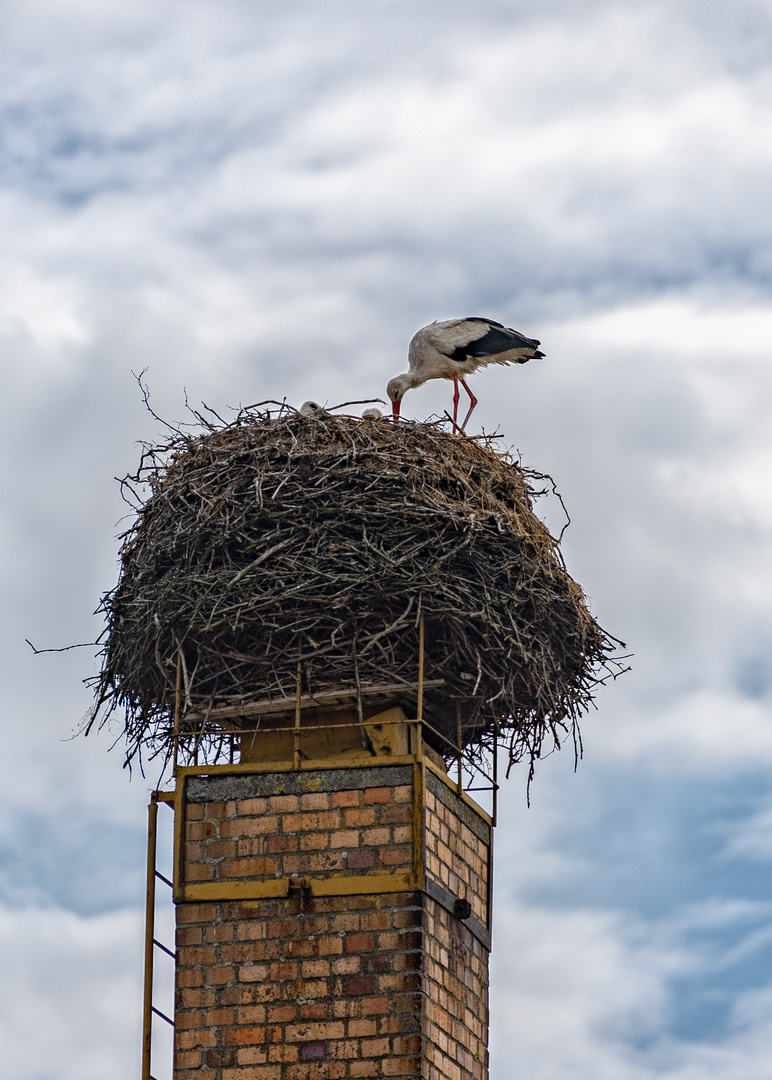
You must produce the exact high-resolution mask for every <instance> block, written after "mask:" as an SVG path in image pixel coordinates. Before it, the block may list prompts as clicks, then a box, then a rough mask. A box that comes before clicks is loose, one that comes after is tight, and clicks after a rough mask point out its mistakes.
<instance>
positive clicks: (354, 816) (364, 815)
mask: <svg viewBox="0 0 772 1080" xmlns="http://www.w3.org/2000/svg"><path fill="white" fill-rule="evenodd" d="M374 822H375V811H374V810H373V808H372V807H371V806H368V807H366V808H364V809H357V810H344V811H343V824H344V825H345V827H346V828H347V829H359V828H363V827H367V826H368V825H372V824H374Z"/></svg>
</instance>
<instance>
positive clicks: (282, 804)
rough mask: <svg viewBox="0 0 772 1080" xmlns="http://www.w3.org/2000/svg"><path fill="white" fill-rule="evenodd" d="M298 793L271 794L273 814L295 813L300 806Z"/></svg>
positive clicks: (270, 801)
mask: <svg viewBox="0 0 772 1080" xmlns="http://www.w3.org/2000/svg"><path fill="white" fill-rule="evenodd" d="M299 802H300V801H299V799H298V797H297V795H271V798H270V800H269V803H270V808H271V813H272V814H274V813H275V814H286V813H294V812H295V811H296V810H297V808H298V806H299Z"/></svg>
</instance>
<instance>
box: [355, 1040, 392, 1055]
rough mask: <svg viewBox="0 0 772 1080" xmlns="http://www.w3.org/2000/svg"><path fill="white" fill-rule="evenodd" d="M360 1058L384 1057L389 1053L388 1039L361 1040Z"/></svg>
mask: <svg viewBox="0 0 772 1080" xmlns="http://www.w3.org/2000/svg"><path fill="white" fill-rule="evenodd" d="M360 1045H361V1047H362V1057H386V1055H387V1054H388V1052H389V1040H388V1039H362V1042H361V1044H360Z"/></svg>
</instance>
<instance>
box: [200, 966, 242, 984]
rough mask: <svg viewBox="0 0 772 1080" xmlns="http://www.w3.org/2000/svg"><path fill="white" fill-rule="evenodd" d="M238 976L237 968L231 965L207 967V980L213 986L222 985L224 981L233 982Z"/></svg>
mask: <svg viewBox="0 0 772 1080" xmlns="http://www.w3.org/2000/svg"><path fill="white" fill-rule="evenodd" d="M235 977H236V970H235V968H233V967H231V966H230V965H226V966H223V967H214V966H212V967H208V968H207V969H206V981H207V982H208V983H209V984H210V985H212V986H220V985H222V984H223V983H232V982H233V981H234V979H235Z"/></svg>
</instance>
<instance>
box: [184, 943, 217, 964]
mask: <svg viewBox="0 0 772 1080" xmlns="http://www.w3.org/2000/svg"><path fill="white" fill-rule="evenodd" d="M215 959H216V953H215V950H214V949H213V948H211V947H210V946H208V945H199V946H198V947H192V948H190V949H180V950H179V952H178V953H177V963H178V964H181V965H182V966H183V967H188V966H190V967H193V966H195V967H199V966H200V965H201V964H213V963H214V962H215Z"/></svg>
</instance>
